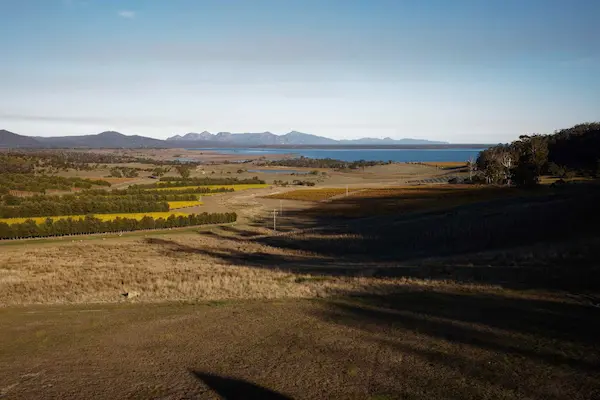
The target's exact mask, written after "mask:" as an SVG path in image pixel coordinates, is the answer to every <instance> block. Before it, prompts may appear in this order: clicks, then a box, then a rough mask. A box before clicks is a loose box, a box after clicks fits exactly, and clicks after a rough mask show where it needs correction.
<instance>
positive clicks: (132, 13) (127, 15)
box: [117, 10, 135, 19]
mask: <svg viewBox="0 0 600 400" xmlns="http://www.w3.org/2000/svg"><path fill="white" fill-rule="evenodd" d="M117 15H118V16H119V17H121V18H127V19H133V18H135V11H131V10H121V11H119V12H118V13H117Z"/></svg>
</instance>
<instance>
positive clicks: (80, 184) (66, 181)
mask: <svg viewBox="0 0 600 400" xmlns="http://www.w3.org/2000/svg"><path fill="white" fill-rule="evenodd" d="M93 186H107V187H108V186H110V183H108V182H107V181H103V180H99V179H83V178H77V177H72V178H64V177H62V176H50V175H33V174H17V173H2V174H0V194H4V193H8V192H9V191H10V190H22V191H27V192H37V193H45V192H46V190H51V189H54V190H71V189H72V188H80V189H90V188H92V187H93Z"/></svg>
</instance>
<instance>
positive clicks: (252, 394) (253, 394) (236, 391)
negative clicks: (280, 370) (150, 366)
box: [190, 371, 291, 400]
mask: <svg viewBox="0 0 600 400" xmlns="http://www.w3.org/2000/svg"><path fill="white" fill-rule="evenodd" d="M190 372H191V373H192V375H193V376H194V377H196V379H198V380H199V381H201V382H203V383H204V384H206V385H207V386H208V387H210V388H211V389H212V390H213V391H215V392H216V393H217V394H218V395H219V396H221V397H222V398H223V399H225V400H246V399H257V400H258V399H263V400H291V397H288V396H285V395H283V394H281V393H277V392H274V391H272V390H269V389H266V388H264V387H262V386H259V385H256V384H254V383H250V382H247V381H244V380H241V379H234V378H227V377H223V376H219V375H214V374H209V373H206V372H198V371H190Z"/></svg>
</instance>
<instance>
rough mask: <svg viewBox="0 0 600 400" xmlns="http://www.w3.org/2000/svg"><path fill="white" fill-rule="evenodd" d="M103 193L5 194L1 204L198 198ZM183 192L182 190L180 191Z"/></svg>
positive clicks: (162, 194) (184, 199)
mask: <svg viewBox="0 0 600 400" xmlns="http://www.w3.org/2000/svg"><path fill="white" fill-rule="evenodd" d="M100 192H101V193H88V192H80V193H77V194H65V195H62V196H59V195H56V196H48V195H45V196H44V195H34V196H28V197H18V196H13V195H11V194H5V195H4V196H2V197H0V205H2V204H3V205H8V206H17V205H21V204H24V203H32V202H44V201H63V202H75V201H78V200H82V199H83V200H86V201H92V202H93V201H97V202H102V201H107V198H110V199H113V200H128V201H140V202H144V201H194V200H198V195H196V194H188V193H177V191H175V190H173V191H167V190H164V191H156V192H155V193H146V192H139V193H130V194H114V192H103V191H100ZM162 192H175V193H162ZM179 192H182V191H179Z"/></svg>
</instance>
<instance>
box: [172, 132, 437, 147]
mask: <svg viewBox="0 0 600 400" xmlns="http://www.w3.org/2000/svg"><path fill="white" fill-rule="evenodd" d="M167 141H191V142H195V141H207V142H218V143H225V144H232V145H236V146H277V145H293V146H301V145H311V146H312V145H336V144H337V145H340V144H350V145H352V144H382V145H386V144H390V145H391V144H397V145H401V144H448V142H436V141H432V140H420V139H400V140H395V139H391V138H385V139H376V138H362V139H355V140H335V139H330V138H326V137H323V136H317V135H311V134H309V133H302V132H297V131H292V132H290V133H286V134H285V135H276V134H274V133H271V132H261V133H230V132H219V133H216V134H212V133H210V132H207V131H204V132H202V133H188V134H185V135H183V136H180V135H175V136H172V137H170V138H168V139H167Z"/></svg>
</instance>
